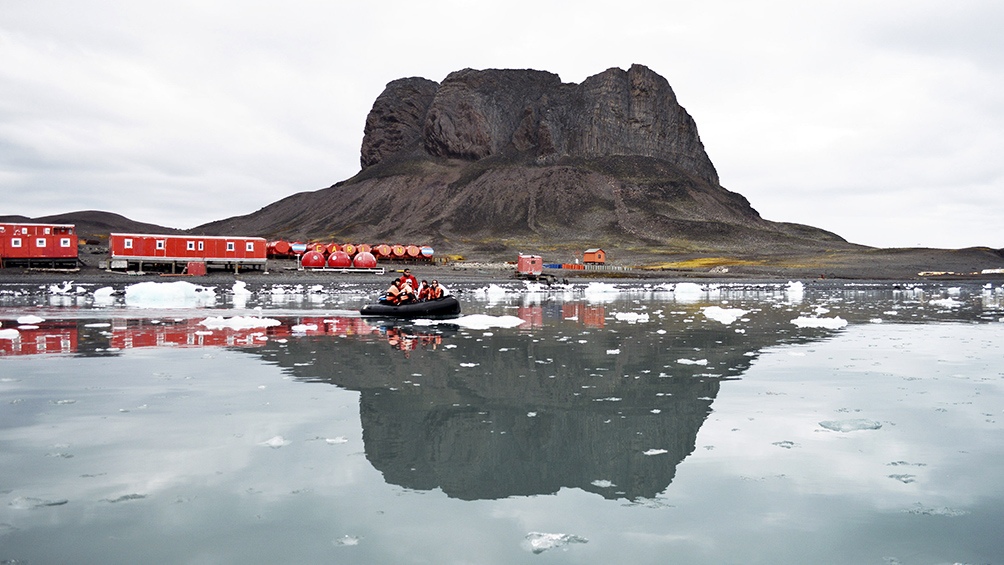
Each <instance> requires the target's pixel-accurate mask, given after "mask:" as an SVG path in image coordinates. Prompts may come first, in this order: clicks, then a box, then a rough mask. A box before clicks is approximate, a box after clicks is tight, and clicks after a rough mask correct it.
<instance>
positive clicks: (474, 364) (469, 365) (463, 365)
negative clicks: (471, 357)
mask: <svg viewBox="0 0 1004 565" xmlns="http://www.w3.org/2000/svg"><path fill="white" fill-rule="evenodd" d="M480 364H481V363H461V364H460V366H461V367H477V366H478V365H480Z"/></svg>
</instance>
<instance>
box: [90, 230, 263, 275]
mask: <svg viewBox="0 0 1004 565" xmlns="http://www.w3.org/2000/svg"><path fill="white" fill-rule="evenodd" d="M108 250H109V254H110V259H111V264H110V266H111V267H112V268H113V269H114V268H125V269H128V268H130V267H132V266H135V267H136V268H138V269H139V270H143V265H170V266H171V269H172V271H174V270H176V269H177V268H178V266H179V265H180V266H181V267H185V266H187V265H188V263H203V264H205V265H206V266H208V267H224V268H227V269H236V268H239V267H253V268H261V267H264V266H265V258H266V253H267V250H266V241H265V239H264V238H261V237H243V236H208V235H157V234H136V233H113V234H110V235H109V237H108Z"/></svg>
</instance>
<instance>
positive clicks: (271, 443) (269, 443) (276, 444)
mask: <svg viewBox="0 0 1004 565" xmlns="http://www.w3.org/2000/svg"><path fill="white" fill-rule="evenodd" d="M290 443H291V442H290V441H289V440H288V439H286V438H284V437H282V436H275V437H273V438H271V439H267V440H265V441H263V442H261V443H260V444H259V445H264V446H265V447H271V448H273V449H278V448H280V447H283V446H286V445H289V444H290Z"/></svg>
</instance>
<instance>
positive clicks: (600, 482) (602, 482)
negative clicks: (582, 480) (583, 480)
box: [589, 479, 617, 488]
mask: <svg viewBox="0 0 1004 565" xmlns="http://www.w3.org/2000/svg"><path fill="white" fill-rule="evenodd" d="M589 484H591V485H593V486H594V487H600V488H610V487H615V486H617V485H615V484H614V483H613V482H611V481H608V480H606V479H596V480H595V481H593V482H591V483H589Z"/></svg>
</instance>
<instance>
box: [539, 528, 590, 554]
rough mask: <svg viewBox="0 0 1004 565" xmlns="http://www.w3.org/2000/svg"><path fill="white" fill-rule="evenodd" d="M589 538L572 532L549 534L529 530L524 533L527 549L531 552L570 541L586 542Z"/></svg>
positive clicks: (562, 545)
mask: <svg viewBox="0 0 1004 565" xmlns="http://www.w3.org/2000/svg"><path fill="white" fill-rule="evenodd" d="M588 542H589V540H587V539H586V538H583V537H579V536H576V535H572V534H550V533H545V532H530V533H528V534H526V546H527V549H529V550H530V551H532V552H533V553H543V552H545V551H547V550H549V549H555V548H563V547H565V546H567V545H568V544H570V543H588Z"/></svg>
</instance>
